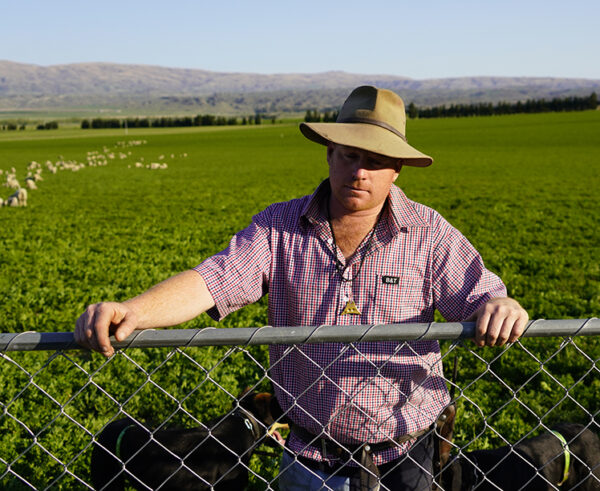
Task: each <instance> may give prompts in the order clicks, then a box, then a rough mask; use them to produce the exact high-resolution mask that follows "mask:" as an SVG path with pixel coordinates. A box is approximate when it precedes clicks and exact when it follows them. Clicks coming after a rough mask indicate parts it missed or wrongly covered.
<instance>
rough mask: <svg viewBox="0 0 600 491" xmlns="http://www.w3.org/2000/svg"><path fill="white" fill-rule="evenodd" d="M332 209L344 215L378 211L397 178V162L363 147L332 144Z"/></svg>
mask: <svg viewBox="0 0 600 491" xmlns="http://www.w3.org/2000/svg"><path fill="white" fill-rule="evenodd" d="M327 162H328V163H329V181H330V183H331V193H332V199H333V200H334V201H333V203H332V206H335V205H339V206H341V207H342V211H344V212H362V211H376V212H379V209H380V208H381V206H383V203H384V202H385V200H386V198H387V197H388V194H389V192H390V187H391V185H392V183H393V182H394V181H395V180H396V178H397V177H398V172H400V168H401V164H400V161H399V160H398V159H394V158H391V157H385V156H383V155H379V154H376V153H372V152H367V151H366V150H361V149H360V148H355V147H347V146H344V145H337V144H334V143H330V144H329V145H328V147H327Z"/></svg>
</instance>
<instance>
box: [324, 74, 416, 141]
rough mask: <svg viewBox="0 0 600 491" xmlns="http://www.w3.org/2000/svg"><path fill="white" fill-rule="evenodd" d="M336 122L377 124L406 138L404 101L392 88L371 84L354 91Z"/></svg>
mask: <svg viewBox="0 0 600 491" xmlns="http://www.w3.org/2000/svg"><path fill="white" fill-rule="evenodd" d="M336 122H337V123H368V124H375V125H378V126H382V127H384V128H386V129H389V130H390V131H393V132H394V133H397V134H398V133H399V136H402V138H406V137H405V135H406V110H405V108H404V101H403V100H402V99H401V98H400V96H398V95H397V94H395V93H394V92H392V91H391V90H387V89H378V88H376V87H372V86H370V85H363V86H362V87H358V88H356V89H354V90H353V91H352V93H351V94H350V95H349V96H348V98H347V99H346V101H345V102H344V105H343V106H342V108H341V109H340V113H339V115H338V118H337V120H336Z"/></svg>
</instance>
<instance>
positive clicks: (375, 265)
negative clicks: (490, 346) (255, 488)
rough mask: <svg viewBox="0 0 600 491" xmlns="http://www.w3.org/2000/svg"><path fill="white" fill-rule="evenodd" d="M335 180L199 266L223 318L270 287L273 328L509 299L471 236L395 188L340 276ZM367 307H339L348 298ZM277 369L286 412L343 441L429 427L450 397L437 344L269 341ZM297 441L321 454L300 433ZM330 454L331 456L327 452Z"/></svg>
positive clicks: (424, 317) (272, 214)
mask: <svg viewBox="0 0 600 491" xmlns="http://www.w3.org/2000/svg"><path fill="white" fill-rule="evenodd" d="M329 191H330V188H329V182H328V180H326V181H324V182H323V183H322V184H321V185H320V186H319V187H318V188H317V190H316V191H315V192H314V193H313V194H312V195H311V196H305V197H303V198H300V199H295V200H292V201H289V202H286V203H276V204H273V205H271V206H269V207H268V208H266V209H265V210H264V211H262V212H260V213H259V214H258V215H256V216H254V218H253V220H252V223H251V224H250V226H248V227H247V228H246V229H244V230H242V231H241V232H239V233H238V234H236V235H235V236H234V237H233V238H232V239H231V242H230V244H229V247H228V248H227V249H225V250H224V251H222V252H220V253H219V254H217V255H215V256H213V257H211V258H209V259H207V260H205V261H204V262H203V263H202V264H200V265H198V266H197V267H196V268H195V269H196V271H198V273H200V274H201V275H202V277H203V278H204V280H205V281H206V284H207V286H208V289H209V291H210V292H211V294H212V296H213V299H214V300H215V304H216V306H215V308H213V309H211V311H209V314H210V315H211V316H212V317H213V318H214V319H216V320H220V319H222V318H223V317H225V316H226V315H227V314H229V313H230V312H233V311H235V310H237V309H239V308H241V307H243V306H245V305H247V304H249V303H252V302H255V301H257V300H258V299H259V298H261V297H262V296H263V295H265V294H266V293H268V294H269V322H270V324H271V325H272V326H278V327H286V326H307V325H313V326H318V325H323V324H327V325H353V324H373V323H401V322H430V321H432V320H433V313H434V310H435V309H437V310H439V311H440V312H441V314H442V315H443V316H444V318H445V319H446V320H448V321H460V320H464V319H466V318H468V317H469V316H470V315H471V314H472V313H473V312H474V311H475V310H477V309H478V308H479V306H481V305H482V304H483V303H484V302H486V301H487V300H488V299H490V298H493V297H501V296H506V289H505V287H504V285H503V284H502V282H501V281H500V279H499V278H498V277H497V276H496V275H494V274H493V273H491V272H490V271H488V270H487V269H485V267H484V265H483V261H482V259H481V257H480V255H479V254H478V253H477V251H476V250H475V249H474V248H473V246H472V245H471V244H470V243H469V241H468V240H467V239H466V238H465V237H464V236H463V235H462V234H460V232H458V231H457V230H456V229H455V228H453V227H452V226H451V225H450V224H449V223H448V222H447V221H446V220H444V218H442V217H441V216H440V215H439V214H438V213H437V212H436V211H434V210H432V209H430V208H428V207H426V206H423V205H421V204H419V203H415V202H413V201H410V200H409V199H408V198H406V196H405V195H404V193H403V192H402V191H401V190H400V189H399V188H398V187H396V186H392V189H391V192H390V196H389V200H388V206H387V208H386V209H385V212H384V213H383V214H382V217H381V219H380V220H379V222H378V224H377V226H376V228H375V231H374V237H373V240H372V241H371V244H370V245H369V247H368V248H367V247H366V246H367V243H366V242H367V241H364V242H363V244H361V246H359V248H358V249H357V251H356V253H355V254H354V256H353V258H352V259H351V261H350V262H349V264H348V265H347V269H346V272H345V274H346V277H347V278H352V277H354V276H355V275H357V272H358V270H359V266H360V262H361V258H362V257H363V255H365V256H366V257H365V260H364V264H363V266H362V269H361V270H360V272H359V273H358V275H357V276H356V278H355V279H354V280H353V281H352V282H342V281H341V279H340V277H339V276H338V273H337V272H336V269H335V260H334V255H337V257H338V259H339V260H340V261H341V262H342V263H343V264H345V259H344V256H343V255H342V253H341V252H340V251H339V249H338V250H334V246H333V239H332V236H331V230H330V228H329V224H328V222H327V215H326V211H325V210H326V208H325V206H326V202H327V199H328V196H329ZM350 298H351V299H353V300H354V301H355V302H356V305H357V307H358V309H359V310H360V312H361V314H360V315H340V314H341V312H342V310H343V309H344V307H345V306H346V303H347V301H348V299H350ZM270 362H271V367H270V373H269V375H270V378H271V380H272V382H273V386H274V388H275V393H276V395H277V398H278V400H279V401H280V404H281V406H282V408H283V409H284V411H286V412H287V415H288V417H290V418H291V419H292V420H293V421H294V422H295V423H296V424H298V425H300V426H302V427H304V428H305V429H307V430H308V431H309V432H311V433H313V434H315V435H319V434H322V436H324V437H326V438H330V439H334V440H336V441H337V442H339V443H341V444H344V443H347V444H357V443H364V442H370V443H376V442H381V441H385V440H387V439H389V438H394V437H398V436H400V435H405V434H407V433H411V432H413V431H416V430H419V429H422V428H426V427H428V426H430V425H431V423H432V422H433V421H435V419H436V418H437V416H438V414H439V413H440V412H441V410H442V409H443V408H444V407H445V405H446V404H447V403H448V402H449V396H448V391H447V388H446V383H445V381H444V379H443V376H442V364H441V360H440V348H439V344H438V342H437V341H411V342H362V343H354V344H351V345H347V344H343V343H327V344H312V345H311V344H308V345H299V346H272V347H271V348H270ZM288 445H289V447H290V449H292V450H293V451H295V452H297V453H299V454H300V455H303V456H305V457H309V458H312V459H315V460H321V459H323V456H322V455H321V451H320V449H319V448H318V446H317V445H307V443H305V442H303V441H302V440H300V439H299V438H297V437H296V436H295V435H294V434H292V436H291V437H290V441H289V442H288ZM409 446H410V443H406V444H403V445H401V446H397V447H393V448H390V449H387V450H383V451H381V452H379V453H378V454H377V455H375V462H376V464H378V465H380V464H382V463H385V462H388V461H390V460H393V459H395V458H398V457H399V456H400V455H401V454H402V453H404V452H405V451H406V450H407V449H408V448H409ZM328 458H331V456H328Z"/></svg>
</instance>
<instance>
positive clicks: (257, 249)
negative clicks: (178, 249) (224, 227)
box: [194, 208, 271, 321]
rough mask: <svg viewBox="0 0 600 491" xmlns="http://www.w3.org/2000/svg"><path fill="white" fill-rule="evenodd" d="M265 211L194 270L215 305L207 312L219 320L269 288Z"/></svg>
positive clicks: (267, 219) (253, 300)
mask: <svg viewBox="0 0 600 491" xmlns="http://www.w3.org/2000/svg"><path fill="white" fill-rule="evenodd" d="M269 216H270V213H269V208H267V209H266V210H264V211H262V212H261V213H259V214H257V215H255V216H254V217H253V218H252V223H251V224H250V225H249V226H248V227H246V228H245V229H243V230H241V231H240V232H238V233H237V234H235V235H234V236H233V237H232V239H231V241H230V242H229V246H228V247H227V248H226V249H225V250H223V251H221V252H219V253H218V254H215V255H214V256H212V257H209V258H208V259H206V260H204V261H203V262H202V263H200V264H199V265H198V266H196V267H195V268H194V270H195V271H197V272H198V273H199V274H200V275H201V276H202V278H203V279H204V281H205V282H206V286H207V288H208V290H209V292H210V293H211V295H212V297H213V300H214V302H215V306H214V307H213V308H212V309H210V310H209V311H208V312H207V313H208V315H210V316H211V317H212V318H213V319H215V320H217V321H220V320H221V319H223V318H224V317H226V316H227V315H228V314H230V313H231V312H234V311H236V310H238V309H241V308H242V307H244V306H246V305H248V304H251V303H254V302H256V301H257V300H259V299H260V298H261V297H262V296H263V295H265V294H266V293H267V292H268V289H269V275H270V269H271V267H270V266H271V247H270V226H269V222H270V220H269Z"/></svg>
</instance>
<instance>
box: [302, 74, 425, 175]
mask: <svg viewBox="0 0 600 491" xmlns="http://www.w3.org/2000/svg"><path fill="white" fill-rule="evenodd" d="M300 131H302V134H303V135H304V136H305V137H306V138H308V139H309V140H312V141H314V142H316V143H320V144H321V145H327V144H329V143H330V142H332V143H337V144H340V145H346V146H349V147H356V148H361V149H363V150H368V151H369V152H374V153H378V154H380V155H385V156H387V157H393V158H397V159H401V160H402V164H403V165H412V166H415V167H426V166H428V165H431V163H432V162H433V159H432V158H431V157H429V156H428V155H425V154H424V153H421V152H419V151H418V150H417V149H416V148H413V147H411V146H410V145H409V144H408V141H407V140H406V110H405V108H404V102H403V101H402V99H401V98H400V97H399V96H398V95H397V94H395V93H394V92H392V91H391V90H386V89H378V88H376V87H372V86H370V85H364V86H362V87H358V88H356V89H354V90H353V91H352V93H351V94H350V95H349V96H348V98H347V99H346V101H345V102H344V105H343V106H342V108H341V110H340V112H339V115H338V117H337V119H336V122H335V123H301V124H300Z"/></svg>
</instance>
